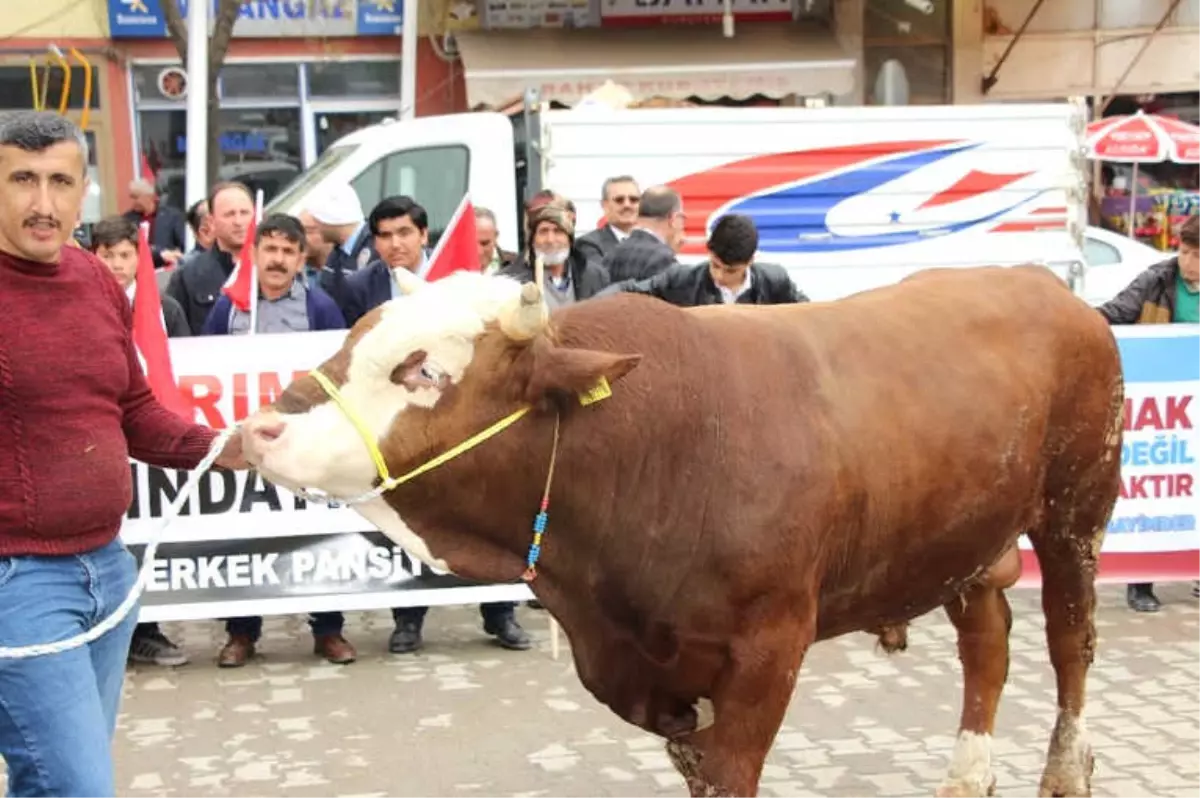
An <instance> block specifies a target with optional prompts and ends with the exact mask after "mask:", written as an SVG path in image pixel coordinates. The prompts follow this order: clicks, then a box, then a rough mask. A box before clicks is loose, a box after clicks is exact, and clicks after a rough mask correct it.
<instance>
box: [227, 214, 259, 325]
mask: <svg viewBox="0 0 1200 798" xmlns="http://www.w3.org/2000/svg"><path fill="white" fill-rule="evenodd" d="M257 231H258V219H257V214H256V215H255V217H254V218H252V219H251V220H250V227H249V228H248V229H247V230H246V241H245V243H243V244H242V251H241V252H240V253H238V259H237V264H236V265H235V266H234V267H233V272H232V273H231V274H230V275H229V279H228V280H226V281H225V286H224V287H223V288H222V289H221V291H222V292H223V293H224V294H225V296H227V297H229V301H230V302H232V303H233V306H234V307H235V308H237V309H238V310H240V311H242V312H243V313H248V312H250V306H251V304H253V303H252V299H256V298H257V297H258V271H257V270H256V269H255V268H254V234H255V233H256V232H257ZM251 330H253V327H251Z"/></svg>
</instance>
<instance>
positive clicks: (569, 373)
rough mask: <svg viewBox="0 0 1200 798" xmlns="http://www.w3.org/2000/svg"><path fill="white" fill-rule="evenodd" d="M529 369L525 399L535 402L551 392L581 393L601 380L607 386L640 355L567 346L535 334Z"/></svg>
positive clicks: (577, 394) (619, 376) (633, 363)
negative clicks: (556, 344) (536, 336)
mask: <svg viewBox="0 0 1200 798" xmlns="http://www.w3.org/2000/svg"><path fill="white" fill-rule="evenodd" d="M530 349H531V351H530V355H531V356H532V358H533V368H532V371H531V373H530V375H529V384H528V386H526V390H525V400H526V401H527V402H530V403H531V404H536V403H538V402H540V401H542V400H543V399H546V398H548V397H549V396H551V395H558V396H564V395H569V396H581V395H583V394H587V393H588V392H589V391H592V390H594V389H595V388H596V386H597V384H599V383H600V382H601V380H602V379H603V380H606V381H607V382H608V384H609V385H611V384H612V383H614V382H616V381H617V380H619V379H621V378H622V377H624V376H625V375H626V374H628V373H629V372H630V371H631V370H632V369H633V367H634V366H636V365H637V364H638V362H639V361H641V359H642V356H641V355H615V354H612V353H611V352H598V351H596V350H594V349H568V348H565V347H560V346H555V345H553V344H551V343H549V342H548V341H546V340H545V339H544V338H542V337H539V338H538V339H536V340H535V341H534V343H533V345H532V346H531V347H530Z"/></svg>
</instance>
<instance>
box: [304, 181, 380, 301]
mask: <svg viewBox="0 0 1200 798" xmlns="http://www.w3.org/2000/svg"><path fill="white" fill-rule="evenodd" d="M306 210H307V211H308V214H309V215H310V216H312V218H313V219H314V220H315V221H316V223H317V227H318V228H319V229H320V231H321V237H322V238H324V239H325V241H326V242H328V243H329V244H330V245H331V249H330V251H329V257H328V259H326V261H325V268H323V269H321V271H320V278H319V283H320V286H321V288H323V289H324V290H325V293H327V294H329V295H330V296H331V297H333V301H334V302H337V304H338V307H342V306H343V305H344V304H345V303H346V302H347V301H348V300H347V294H346V291H347V290H348V289H347V288H346V280H347V279H348V278H349V277H350V275H351V274H353V273H354V272H356V271H358V270H359V269H361V268H363V267H364V266H366V265H367V264H368V263H370V262H371V261H373V260H377V259H378V258H379V252H378V251H377V250H376V249H375V243H374V242H375V240H374V237H373V236H372V235H371V230H370V228H369V227H368V225H367V221H366V219H365V218H364V214H363V209H362V202H360V201H359V199H358V193H357V192H355V190H354V188H353V186H351V185H350V184H349V183H341V184H336V185H333V186H330V187H329V188H328V189H323V190H322V191H321V192H320V193H319V194H317V196H315V197H314V198H313V199H312V201H311V202H309V205H308V208H306ZM347 322H348V323H350V324H353V322H351V321H349V319H347Z"/></svg>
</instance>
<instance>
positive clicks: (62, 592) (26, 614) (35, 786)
mask: <svg viewBox="0 0 1200 798" xmlns="http://www.w3.org/2000/svg"><path fill="white" fill-rule="evenodd" d="M86 188H87V142H86V140H85V139H84V137H83V134H82V133H81V132H80V131H79V129H78V128H77V127H75V125H74V124H73V123H71V122H70V121H68V120H67V119H65V118H64V117H61V116H58V115H57V114H54V113H48V112H20V113H13V114H7V115H5V116H4V117H3V118H0V318H2V319H4V323H3V324H2V325H0V452H2V453H3V454H2V455H0V647H5V648H8V647H17V646H28V645H32V644H36V643H48V642H52V641H59V640H65V639H67V638H70V637H74V636H76V635H78V634H81V633H83V632H86V631H87V630H88V629H90V628H92V627H93V626H95V625H96V624H98V623H99V622H101V621H102V620H103V619H105V618H106V617H108V616H109V614H111V613H112V611H113V610H114V609H116V607H117V606H118V605H119V604H120V603H121V601H122V600H124V598H125V596H126V595H128V593H129V591H130V589H131V588H132V587H133V585H134V583H135V581H136V577H137V569H136V565H135V560H134V558H133V556H132V555H131V554H130V553H129V552H128V551H127V550H126V549H125V547H124V546H123V545H122V544H121V542H120V541H119V540H118V539H117V533H118V531H119V529H120V526H121V520H122V517H123V516H124V514H125V511H126V509H127V508H128V507H129V503H130V499H131V496H132V485H131V480H130V471H129V463H128V458H129V457H131V456H132V457H134V458H136V459H138V460H142V461H144V462H147V463H150V464H152V465H157V466H161V467H164V468H194V467H195V466H196V464H197V463H199V462H200V460H201V459H202V458H203V457H204V455H205V454H206V453H207V452H208V450H209V448H210V446H211V444H212V442H213V439H214V437H215V433H214V432H213V431H212V430H210V429H208V428H206V427H202V426H197V425H195V424H192V423H189V422H187V421H185V420H183V419H182V418H180V417H179V416H177V415H175V414H173V413H172V412H170V411H168V410H166V409H165V408H163V407H162V406H161V405H160V404H159V403H158V402H157V401H156V400H155V399H154V396H153V395H152V394H151V392H150V390H149V388H148V387H147V385H146V381H145V379H144V377H143V374H142V369H141V366H140V364H139V362H138V357H137V354H136V352H135V350H134V347H133V340H132V332H131V324H132V313H131V310H130V306H129V301H128V299H126V297H125V294H124V292H122V291H121V289H120V287H119V286H118V285H117V282H116V280H114V279H113V277H112V275H111V274H110V273H109V271H108V270H107V269H106V268H105V267H104V265H103V264H101V263H100V262H99V261H97V260H96V258H95V256H93V255H92V254H91V253H88V252H85V251H84V250H82V249H79V248H77V247H71V246H65V244H66V243H67V239H68V237H69V236H70V235H71V229H72V228H73V227H74V226H75V221H76V220H77V219H78V218H79V214H80V210H81V206H82V203H83V196H84V192H85V190H86ZM217 463H218V464H219V465H221V466H223V467H227V468H245V467H246V463H245V461H244V460H243V459H242V455H241V448H240V443H239V442H238V437H237V436H235V437H234V438H232V439H231V441H230V445H229V446H227V447H226V449H225V450H224V451H223V452H222V453H221V457H220V459H218V461H217ZM136 622H137V613H136V611H135V612H133V613H131V614H130V615H129V616H128V617H127V618H126V619H125V620H124V621H123V622H122V623H121V624H120V625H119V626H118V627H117V628H116V629H114V630H112V631H110V632H109V633H108V634H106V635H104V636H103V637H101V638H99V639H98V640H96V641H94V642H93V643H91V644H90V645H87V646H83V647H80V648H75V649H73V650H71V651H67V652H63V653H61V654H52V655H48V656H43V657H35V658H30V659H4V660H0V755H2V756H3V757H4V760H5V762H6V763H7V765H8V781H9V792H10V794H12V795H112V794H113V789H114V787H113V769H112V736H113V732H114V729H115V726H116V719H117V708H118V705H119V703H120V697H121V683H122V681H123V678H124V666H125V655H126V652H128V650H129V640H130V636H131V635H132V632H133V628H134V625H135V624H136Z"/></svg>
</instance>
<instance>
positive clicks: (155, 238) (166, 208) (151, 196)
mask: <svg viewBox="0 0 1200 798" xmlns="http://www.w3.org/2000/svg"><path fill="white" fill-rule="evenodd" d="M129 201H130V203H131V204H132V205H133V207H132V208H131V209H130V210H128V211H126V213H125V218H126V219H128V220H129V221H131V222H133V223H134V224H141V223H142V222H149V223H150V233H149V238H150V254H151V255H152V256H153V258H154V268H156V269H161V268H163V267H164V266H173V265H175V264H176V263H177V262H178V261H179V259H180V258H182V257H183V253H184V251H185V250H186V249H187V222H186V221H185V219H184V216H183V213H182V212H180V211H178V210H176V209H175V208H172V207H171V206H170V205H166V204H164V203H163V201H162V198H161V197H159V196H158V190H157V189H156V188H155V187H154V186H153V184H151V183H150V182H149V181H147V180H134V181H133V182H132V183H130V184H129Z"/></svg>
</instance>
